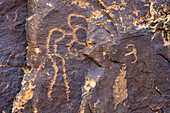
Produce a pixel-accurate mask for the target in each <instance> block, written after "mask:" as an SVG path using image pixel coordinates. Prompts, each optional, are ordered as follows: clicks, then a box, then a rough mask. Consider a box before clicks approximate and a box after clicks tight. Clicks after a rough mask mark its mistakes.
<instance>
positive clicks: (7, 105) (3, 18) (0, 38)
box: [0, 0, 27, 113]
mask: <svg viewBox="0 0 170 113" xmlns="http://www.w3.org/2000/svg"><path fill="white" fill-rule="evenodd" d="M26 3H27V1H26V0H0V113H10V112H11V111H12V105H13V101H14V98H15V97H16V95H17V93H19V91H20V89H21V81H22V77H23V75H24V71H23V69H22V68H23V67H25V66H26V46H27V43H26V32H25V27H24V26H25V18H26V16H27V11H26V5H27V4H26Z"/></svg>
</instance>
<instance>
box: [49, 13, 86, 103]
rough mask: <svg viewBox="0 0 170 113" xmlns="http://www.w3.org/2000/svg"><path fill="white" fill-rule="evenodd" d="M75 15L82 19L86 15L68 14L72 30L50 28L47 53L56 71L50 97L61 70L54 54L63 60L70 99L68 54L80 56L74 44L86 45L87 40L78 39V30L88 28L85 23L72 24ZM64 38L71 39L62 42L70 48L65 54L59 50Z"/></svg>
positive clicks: (64, 75) (52, 80) (51, 84)
mask: <svg viewBox="0 0 170 113" xmlns="http://www.w3.org/2000/svg"><path fill="white" fill-rule="evenodd" d="M73 16H74V17H77V18H80V19H84V16H81V15H76V14H70V15H68V18H67V20H68V26H69V27H70V28H72V32H66V31H65V30H63V29H60V28H57V27H54V28H52V29H50V30H49V33H48V37H47V45H46V46H47V55H48V57H49V58H50V59H51V60H52V62H53V67H54V71H55V72H54V75H53V78H52V79H51V83H50V86H49V90H48V97H49V99H50V98H51V93H52V88H53V85H54V84H55V81H56V77H57V73H58V70H59V68H58V64H56V62H55V59H54V58H55V57H54V56H57V57H59V58H60V60H61V61H62V70H63V73H64V74H63V77H64V83H65V87H66V93H67V100H68V101H69V93H70V90H69V81H68V77H67V74H66V68H65V59H66V58H67V57H68V54H71V55H73V56H76V57H78V51H77V49H76V48H74V51H72V50H71V49H72V44H74V43H78V44H80V45H85V42H82V41H79V40H80V39H78V38H79V37H78V36H77V34H76V33H77V32H76V31H77V30H78V29H80V28H81V29H84V30H86V27H85V26H83V25H80V24H79V25H72V23H71V17H73ZM53 35H54V36H53ZM69 36H71V37H72V38H71V39H68V38H70V37H69ZM64 38H67V39H68V40H70V41H68V42H67V43H64V44H63V43H62V44H63V45H65V47H66V48H67V50H68V52H67V53H66V54H64V55H63V54H61V53H60V51H58V47H59V45H58V43H59V42H60V41H62V40H63V39H64ZM80 38H81V37H80Z"/></svg>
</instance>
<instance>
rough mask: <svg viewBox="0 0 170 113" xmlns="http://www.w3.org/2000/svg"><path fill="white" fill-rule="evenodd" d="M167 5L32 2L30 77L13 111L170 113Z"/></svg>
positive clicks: (148, 0)
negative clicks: (169, 111) (169, 110)
mask: <svg viewBox="0 0 170 113" xmlns="http://www.w3.org/2000/svg"><path fill="white" fill-rule="evenodd" d="M167 4H168V2H167V1H165V0H163V1H161V0H156V1H152V0H131V1H128V0H71V1H70V0H62V1H60V0H56V1H54V0H49V1H46V0H34V1H29V2H28V10H29V14H28V17H27V19H26V21H27V23H26V30H27V42H28V47H27V66H28V67H30V70H29V71H25V75H24V78H23V82H22V88H21V90H20V92H19V93H18V95H17V96H16V99H15V101H14V102H13V108H12V110H13V112H24V113H28V112H34V113H39V112H45V113H46V112H48V113H61V112H62V113H77V112H78V113H89V112H94V113H128V112H132V113H136V112H147V113H152V112H167V111H168V109H169V108H168V107H169V95H168V83H169V76H168V75H169V27H168V25H169V13H168V10H169V9H168V7H167ZM16 17H17V16H16ZM6 18H9V17H8V16H6ZM6 87H7V86H6Z"/></svg>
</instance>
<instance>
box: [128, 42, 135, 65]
mask: <svg viewBox="0 0 170 113" xmlns="http://www.w3.org/2000/svg"><path fill="white" fill-rule="evenodd" d="M130 46H132V51H131V52H129V53H126V54H125V56H128V55H131V54H134V56H135V60H134V61H133V62H132V63H135V62H136V61H137V55H136V54H137V50H136V48H135V45H134V44H128V45H127V46H126V48H129V47H130Z"/></svg>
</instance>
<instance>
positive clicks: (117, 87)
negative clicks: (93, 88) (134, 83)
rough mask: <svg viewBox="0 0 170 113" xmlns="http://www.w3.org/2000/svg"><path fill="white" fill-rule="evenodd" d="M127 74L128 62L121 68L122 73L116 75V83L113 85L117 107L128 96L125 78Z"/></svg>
mask: <svg viewBox="0 0 170 113" xmlns="http://www.w3.org/2000/svg"><path fill="white" fill-rule="evenodd" d="M125 76H126V64H122V67H121V69H120V74H119V75H118V76H117V77H116V79H115V82H114V85H113V97H114V103H115V107H114V109H115V108H116V107H117V105H118V104H119V103H121V102H123V100H125V99H126V98H127V96H128V93H127V80H126V78H125Z"/></svg>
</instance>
